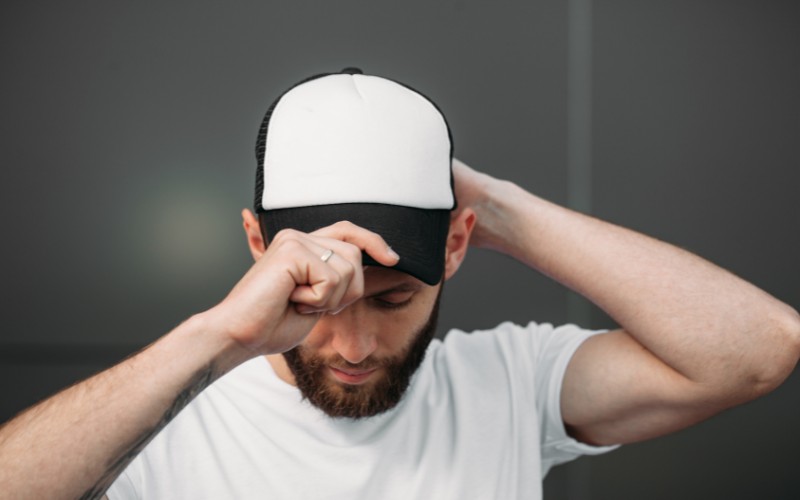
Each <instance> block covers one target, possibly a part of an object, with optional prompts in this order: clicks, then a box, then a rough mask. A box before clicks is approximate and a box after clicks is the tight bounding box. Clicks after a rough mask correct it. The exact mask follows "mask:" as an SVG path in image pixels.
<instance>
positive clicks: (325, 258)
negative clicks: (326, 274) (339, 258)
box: [319, 248, 333, 262]
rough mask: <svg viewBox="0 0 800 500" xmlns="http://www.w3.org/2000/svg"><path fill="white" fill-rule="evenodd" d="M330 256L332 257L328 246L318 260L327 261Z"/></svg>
mask: <svg viewBox="0 0 800 500" xmlns="http://www.w3.org/2000/svg"><path fill="white" fill-rule="evenodd" d="M331 257H333V250H331V249H330V248H329V249H327V250H325V253H324V254H322V256H321V257H320V258H319V260H321V261H322V262H328V261H329V260H331Z"/></svg>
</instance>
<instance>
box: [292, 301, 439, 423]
mask: <svg viewBox="0 0 800 500" xmlns="http://www.w3.org/2000/svg"><path fill="white" fill-rule="evenodd" d="M440 298H441V288H440V289H439V295H438V296H437V297H436V302H435V303H434V305H433V310H432V311H431V314H430V316H429V317H428V321H427V322H426V323H425V325H423V326H422V328H420V329H419V330H418V331H417V332H416V334H415V335H414V337H413V340H412V342H411V345H409V347H408V348H407V349H406V350H405V352H403V353H401V354H398V355H396V356H392V357H388V358H382V359H377V358H372V357H369V358H367V359H365V360H364V361H362V362H360V363H357V364H353V363H350V362H349V361H347V360H345V359H344V358H343V357H342V356H340V355H335V356H331V357H328V358H323V357H322V356H316V355H314V354H311V353H309V352H308V351H307V350H306V349H304V348H303V347H302V346H297V347H295V348H294V349H292V350H290V351H286V352H284V353H283V357H284V358H285V359H286V364H287V365H288V366H289V369H290V370H291V371H292V374H294V378H295V383H296V384H297V388H298V389H299V390H300V393H301V394H302V395H303V398H304V399H307V400H308V401H309V402H310V403H311V404H313V405H314V406H316V407H317V408H319V409H320V410H322V411H323V412H324V413H325V414H326V415H328V416H330V417H334V418H351V419H360V418H364V417H372V416H375V415H378V414H381V413H383V412H385V411H387V410H390V409H392V408H394V407H395V406H397V404H398V403H399V402H400V400H401V399H402V398H403V395H404V394H405V393H406V390H407V389H408V386H409V384H410V383H411V377H412V376H413V375H414V373H416V371H417V369H419V367H420V365H421V364H422V361H423V360H424V359H425V352H426V351H427V350H428V345H429V344H430V343H431V340H433V337H434V334H435V333H436V323H437V321H438V319H439V300H440ZM328 367H333V368H342V369H346V370H347V369H349V370H371V369H381V370H382V371H383V373H382V374H381V375H382V377H381V378H380V379H378V380H377V381H376V382H372V383H366V384H363V385H350V384H340V383H336V382H333V381H331V380H330V379H329V377H328V375H327V371H328Z"/></svg>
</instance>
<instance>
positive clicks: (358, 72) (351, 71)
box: [341, 68, 364, 75]
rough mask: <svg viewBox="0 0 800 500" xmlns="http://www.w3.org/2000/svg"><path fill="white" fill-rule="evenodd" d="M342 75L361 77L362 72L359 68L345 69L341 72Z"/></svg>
mask: <svg viewBox="0 0 800 500" xmlns="http://www.w3.org/2000/svg"><path fill="white" fill-rule="evenodd" d="M341 72H342V73H346V74H348V75H363V74H364V72H363V71H361V69H360V68H345V69H343V70H342V71H341Z"/></svg>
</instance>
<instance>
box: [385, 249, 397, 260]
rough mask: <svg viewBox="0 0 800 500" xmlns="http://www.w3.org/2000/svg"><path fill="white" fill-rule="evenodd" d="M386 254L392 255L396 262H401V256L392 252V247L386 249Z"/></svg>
mask: <svg viewBox="0 0 800 500" xmlns="http://www.w3.org/2000/svg"><path fill="white" fill-rule="evenodd" d="M386 252H387V253H388V254H389V255H391V256H392V257H394V258H395V260H400V256H399V255H397V252H395V251H394V250H392V247H386Z"/></svg>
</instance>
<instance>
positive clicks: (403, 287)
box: [365, 282, 423, 297]
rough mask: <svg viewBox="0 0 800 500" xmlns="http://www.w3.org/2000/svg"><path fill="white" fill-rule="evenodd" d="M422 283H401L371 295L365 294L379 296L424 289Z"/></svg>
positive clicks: (370, 295)
mask: <svg viewBox="0 0 800 500" xmlns="http://www.w3.org/2000/svg"><path fill="white" fill-rule="evenodd" d="M422 286H423V285H422V284H418V283H408V282H404V283H400V284H398V285H395V286H391V287H389V288H385V289H383V290H378V291H376V292H373V293H370V294H369V295H365V296H366V297H377V296H378V295H388V294H390V293H395V292H418V291H419V290H421V289H422Z"/></svg>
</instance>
